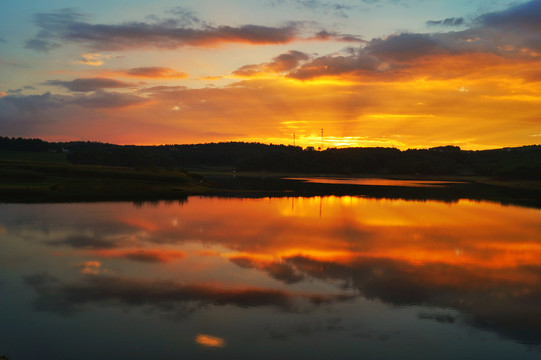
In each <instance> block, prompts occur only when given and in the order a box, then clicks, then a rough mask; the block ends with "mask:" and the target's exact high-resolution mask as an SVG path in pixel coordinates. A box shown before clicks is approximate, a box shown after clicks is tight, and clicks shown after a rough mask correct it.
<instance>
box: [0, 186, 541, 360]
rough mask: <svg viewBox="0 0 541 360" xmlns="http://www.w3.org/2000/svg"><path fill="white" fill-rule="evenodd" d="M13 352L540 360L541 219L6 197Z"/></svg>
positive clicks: (2, 309)
mask: <svg viewBox="0 0 541 360" xmlns="http://www.w3.org/2000/svg"><path fill="white" fill-rule="evenodd" d="M0 293H1V296H0V355H6V356H7V357H8V358H9V359H10V360H23V359H55V360H58V359H83V360H84V359H217V358H234V359H279V358H291V359H466V358H467V359H539V358H541V212H540V211H539V210H538V209H532V208H522V207H514V206H502V205H500V204H497V203H491V202H474V201H469V200H461V201H458V202H455V203H445V202H437V201H425V202H418V201H406V200H382V199H379V200H376V199H368V198H363V197H347V196H344V197H311V198H266V199H224V198H199V197H191V198H189V199H188V201H186V202H183V203H156V204H142V205H134V204H131V203H93V204H31V205H0Z"/></svg>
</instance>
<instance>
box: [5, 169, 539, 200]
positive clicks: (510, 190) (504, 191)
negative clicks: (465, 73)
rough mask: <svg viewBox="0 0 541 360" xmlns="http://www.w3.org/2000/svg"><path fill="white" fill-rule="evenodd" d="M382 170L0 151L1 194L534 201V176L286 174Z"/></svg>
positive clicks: (36, 197)
mask: <svg viewBox="0 0 541 360" xmlns="http://www.w3.org/2000/svg"><path fill="white" fill-rule="evenodd" d="M296 177H301V178H303V177H337V178H382V176H381V175H371V174H358V175H349V176H344V175H338V174H310V175H308V174H300V173H281V172H266V171H246V172H235V171H234V170H233V169H231V168H198V169H190V171H188V172H187V171H181V170H160V169H158V168H153V169H132V168H128V167H115V166H97V165H73V164H69V163H67V162H62V161H56V162H47V161H39V159H37V160H36V159H35V160H29V159H0V202H4V203H43V202H89V201H135V202H137V201H156V200H179V201H184V200H186V199H187V198H188V196H191V195H207V196H228V197H267V196H272V197H281V196H326V195H337V196H342V195H357V196H369V197H376V198H401V199H411V200H428V199H436V200H441V201H449V202H452V201H457V199H461V198H470V199H476V200H486V199H488V200H493V199H499V200H498V201H501V202H502V203H518V204H529V205H526V206H533V207H540V206H541V182H539V181H517V180H513V181H505V180H499V179H494V178H488V177H480V176H405V175H402V176H398V175H390V176H385V177H384V178H386V179H394V180H416V181H451V182H456V184H451V185H449V186H447V187H443V188H436V189H430V188H416V189H414V188H405V187H401V186H372V185H328V184H309V183H305V182H302V181H297V180H288V179H287V178H296Z"/></svg>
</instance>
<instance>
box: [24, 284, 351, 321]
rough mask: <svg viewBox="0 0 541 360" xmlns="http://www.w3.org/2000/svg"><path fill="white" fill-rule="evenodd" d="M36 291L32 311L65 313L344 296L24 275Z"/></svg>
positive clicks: (290, 303)
mask: <svg viewBox="0 0 541 360" xmlns="http://www.w3.org/2000/svg"><path fill="white" fill-rule="evenodd" d="M24 280H25V283H26V284H27V285H29V286H31V287H32V288H34V290H35V291H36V292H37V294H38V296H37V298H36V299H35V300H34V302H33V304H34V306H35V309H36V310H38V311H50V312H54V313H58V314H62V315H70V314H73V313H74V312H76V311H77V310H79V309H80V308H81V307H82V306H84V305H104V304H110V305H113V304H121V305H122V306H134V307H142V306H146V307H151V308H155V309H158V310H161V311H164V312H175V311H177V310H179V309H180V310H181V309H182V306H183V305H186V303H188V302H192V303H193V302H195V303H197V304H198V305H197V306H198V307H201V306H206V305H222V306H223V305H233V306H238V307H243V308H249V307H261V306H273V307H277V308H280V309H282V310H285V311H292V310H294V309H295V306H296V305H298V304H296V302H298V301H301V302H302V301H305V302H306V301H307V302H308V303H309V304H312V305H318V304H322V303H327V302H335V301H347V300H349V299H351V296H346V295H334V296H333V295H331V296H329V295H325V296H323V295H314V294H308V295H306V294H299V295H297V294H292V293H288V292H286V291H282V290H274V289H263V288H242V289H225V288H222V287H213V286H205V285H185V284H180V283H177V282H174V281H151V280H136V279H129V278H123V277H117V276H104V275H92V276H85V277H83V278H82V279H81V280H80V281H79V282H70V283H67V282H66V283H63V282H60V281H58V280H56V279H54V278H52V277H51V276H48V275H47V274H36V275H29V276H27V277H25V279H24Z"/></svg>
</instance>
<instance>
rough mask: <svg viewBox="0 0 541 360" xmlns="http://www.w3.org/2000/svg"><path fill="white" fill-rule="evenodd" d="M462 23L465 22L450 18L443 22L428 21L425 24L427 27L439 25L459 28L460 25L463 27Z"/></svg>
mask: <svg viewBox="0 0 541 360" xmlns="http://www.w3.org/2000/svg"><path fill="white" fill-rule="evenodd" d="M464 23H465V21H464V18H462V17H459V18H455V17H452V18H446V19H443V20H429V21H427V22H426V24H427V25H429V26H440V25H443V26H460V25H464Z"/></svg>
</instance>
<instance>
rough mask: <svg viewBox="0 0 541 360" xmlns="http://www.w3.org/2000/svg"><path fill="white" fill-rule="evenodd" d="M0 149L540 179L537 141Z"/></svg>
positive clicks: (141, 163)
mask: <svg viewBox="0 0 541 360" xmlns="http://www.w3.org/2000/svg"><path fill="white" fill-rule="evenodd" d="M0 150H17V151H40V152H66V153H67V154H66V157H67V159H68V161H69V162H71V163H73V164H88V165H108V166H128V167H134V168H151V169H152V168H155V169H159V168H163V169H179V168H189V169H191V168H198V167H214V168H216V167H222V168H228V169H235V170H237V171H277V172H295V173H307V174H344V175H353V174H373V175H395V174H396V175H482V176H496V177H500V178H509V179H534V180H541V146H540V145H529V146H522V147H515V148H503V149H495V150H481V151H465V150H461V149H460V148H459V147H457V146H441V147H434V148H430V149H408V150H399V149H396V148H383V147H372V148H329V149H327V150H324V151H307V150H303V149H302V148H301V147H298V146H286V145H266V144H261V143H245V142H221V143H208V144H192V145H160V146H136V145H115V144H108V143H101V142H88V141H86V142H85V141H74V142H46V141H43V140H41V139H23V138H9V137H0Z"/></svg>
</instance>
